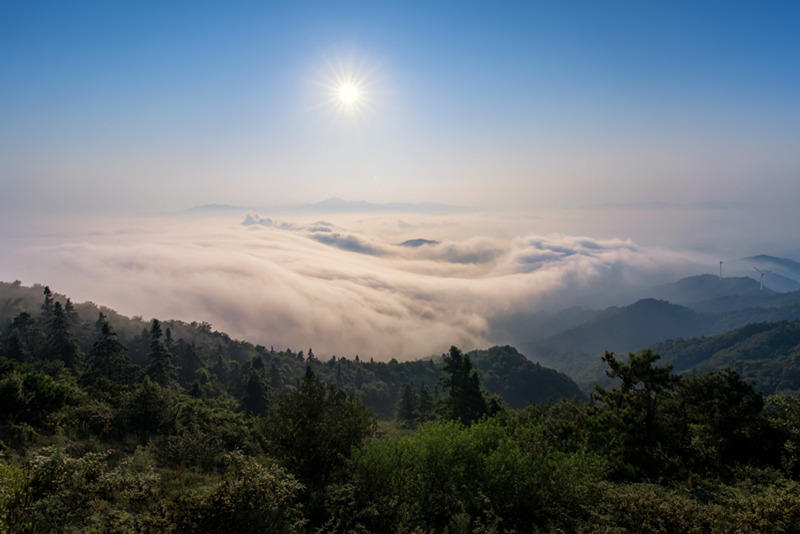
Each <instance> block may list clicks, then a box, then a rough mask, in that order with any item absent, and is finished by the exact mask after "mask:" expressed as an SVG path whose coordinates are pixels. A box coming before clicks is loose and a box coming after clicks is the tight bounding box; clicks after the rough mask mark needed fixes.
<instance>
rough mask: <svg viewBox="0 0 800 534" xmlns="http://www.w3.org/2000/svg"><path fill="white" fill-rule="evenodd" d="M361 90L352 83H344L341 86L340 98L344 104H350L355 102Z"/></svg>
mask: <svg viewBox="0 0 800 534" xmlns="http://www.w3.org/2000/svg"><path fill="white" fill-rule="evenodd" d="M359 92H360V91H359V90H358V87H356V86H355V85H353V84H352V83H345V84H342V86H341V87H339V100H341V101H342V103H343V104H345V105H347V106H350V105H352V104H355V103H356V101H357V100H358V96H359Z"/></svg>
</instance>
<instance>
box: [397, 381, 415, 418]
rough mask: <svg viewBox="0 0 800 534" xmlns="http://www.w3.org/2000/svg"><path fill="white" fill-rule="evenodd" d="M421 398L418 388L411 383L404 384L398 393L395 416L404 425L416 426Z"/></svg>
mask: <svg viewBox="0 0 800 534" xmlns="http://www.w3.org/2000/svg"><path fill="white" fill-rule="evenodd" d="M418 408H419V399H418V396H417V392H416V389H415V388H414V385H413V384H411V383H406V384H403V386H402V387H401V388H400V392H399V393H398V394H397V402H396V403H395V407H394V418H395V420H396V421H397V422H398V423H399V424H400V425H404V426H410V427H411V426H414V425H416V423H417V410H418Z"/></svg>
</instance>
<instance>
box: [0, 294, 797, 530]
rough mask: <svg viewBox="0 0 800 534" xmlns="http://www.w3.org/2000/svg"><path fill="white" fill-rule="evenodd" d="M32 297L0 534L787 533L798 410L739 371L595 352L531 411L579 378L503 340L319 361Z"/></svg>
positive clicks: (21, 331)
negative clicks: (594, 364)
mask: <svg viewBox="0 0 800 534" xmlns="http://www.w3.org/2000/svg"><path fill="white" fill-rule="evenodd" d="M10 286H11V287H10V288H9V289H10V292H11V293H12V294H13V293H15V292H16V293H17V294H23V293H25V294H27V293H26V292H28V291H29V289H26V288H22V287H21V286H19V285H14V284H11V285H10ZM33 289H34V290H36V291H40V294H41V297H40V299H39V302H38V303H36V304H37V308H35V309H30V311H27V310H24V309H23V310H20V306H23V305H24V304H25V302H26V301H25V298H24V297H21V300H19V299H17V300H6V301H4V303H3V306H4V308H3V309H4V310H7V311H8V310H11V313H10V314H9V317H8V318H7V319H6V324H5V327H4V329H3V335H2V340H1V341H2V343H0V452H1V453H2V456H0V533H2V534H6V533H28V532H96V533H100V532H124V533H128V532H130V533H133V532H175V533H182V532H207V533H213V532H252V533H255V532H275V533H300V532H315V533H320V534H321V533H365V532H374V533H384V532H419V533H453V532H472V533H514V532H558V531H563V532H579V531H581V532H643V531H646V532H687V531H696V532H713V533H717V532H719V533H722V532H787V533H788V532H797V531H798V530H799V529H800V508H798V506H797V503H798V502H800V430H798V429H800V400H798V399H797V398H796V397H790V396H785V395H783V396H773V397H769V398H766V399H765V398H764V397H763V396H762V395H761V394H760V393H758V392H757V391H755V390H754V389H753V387H752V384H750V383H748V382H747V381H744V380H742V379H741V378H740V377H739V376H738V374H737V373H736V372H735V371H732V370H726V371H724V372H720V373H709V374H702V375H696V376H689V377H681V376H679V375H676V374H674V373H672V368H671V366H670V365H661V362H660V361H659V356H658V355H656V354H654V353H652V352H651V351H643V352H641V353H638V354H630V355H629V356H628V357H627V358H624V359H622V358H617V357H615V356H614V354H612V353H609V352H606V353H605V354H604V356H603V358H602V363H603V365H604V366H605V367H606V371H607V373H608V375H609V377H610V379H611V380H613V385H610V386H609V387H605V388H603V387H597V388H596V390H595V392H594V394H593V403H592V404H588V403H585V402H583V401H581V400H580V399H579V398H576V397H577V396H576V397H573V398H570V399H561V400H559V401H557V402H550V401H548V402H547V403H541V404H533V403H531V400H530V398H529V397H527V396H525V394H524V392H523V391H524V388H525V387H526V386H529V385H530V383H531V381H533V382H534V383H535V381H538V380H542V381H543V382H546V383H548V384H549V385H542V386H540V387H538V388H537V389H538V392H537V393H536V395H538V399H541V400H547V399H553V397H554V395H555V394H556V393H558V392H561V391H566V390H567V389H569V391H570V392H575V389H574V384H572V383H571V382H570V381H569V380H568V379H566V378H565V377H563V375H560V374H558V373H555V372H553V371H550V370H547V369H544V368H542V367H540V366H536V365H535V364H531V363H530V362H528V361H527V360H526V359H525V358H524V356H522V355H521V354H519V353H518V352H517V351H516V350H515V349H513V348H512V347H493V348H491V349H488V350H486V351H475V352H471V353H468V354H465V353H462V351H460V350H459V349H458V348H457V347H451V348H450V350H449V351H448V352H447V353H445V354H443V355H442V356H441V357H440V358H436V359H430V360H423V361H417V362H408V363H405V364H401V363H399V362H396V361H392V362H389V363H377V362H364V361H363V360H362V359H361V358H358V359H356V358H353V359H344V358H336V359H334V358H332V359H330V360H329V361H326V362H321V361H319V360H317V359H316V357H315V356H314V355H313V351H312V350H310V349H309V351H308V353H307V354H305V355H304V354H302V353H301V352H299V351H298V352H297V353H295V352H294V351H290V350H284V351H275V350H273V349H272V348H269V349H267V348H266V347H263V346H253V345H251V344H248V343H245V342H240V341H234V340H231V339H230V338H229V337H228V336H226V335H225V334H223V333H219V332H213V331H212V330H211V328H210V326H209V325H203V324H200V325H197V324H185V323H178V322H173V321H164V322H162V321H159V320H156V319H153V320H152V321H150V322H149V323H143V322H141V321H140V320H133V321H130V322H128V323H126V322H125V321H121V322H120V323H119V325H120V331H126V332H129V333H128V334H126V335H127V336H129V337H123V336H122V335H118V334H117V331H116V328H115V325H114V324H112V322H111V320H110V319H109V317H111V316H112V314H111V313H110V310H106V311H104V312H102V314H100V313H98V316H97V317H96V318H95V320H94V323H93V324H87V323H86V322H84V321H83V320H82V318H81V313H88V312H90V311H95V312H97V311H98V308H97V307H95V306H93V305H86V306H83V307H80V309H81V310H82V311H81V312H79V311H78V309H79V307H78V306H74V305H73V304H72V303H71V302H70V301H69V300H68V299H64V298H58V297H56V296H55V295H53V294H52V293H51V292H50V291H49V289H48V288H42V287H37V288H33ZM106 312H108V315H106ZM115 319H119V318H118V317H117V316H115ZM137 326H141V327H143V329H142V330H143V331H141V332H138V333H136V329H137V328H136V327H137ZM184 336H186V337H184ZM123 340H126V341H128V342H129V343H130V345H131V346H130V347H128V348H126V346H125V345H124V344H123V343H122V341H123ZM129 353H130V354H132V355H134V357H131V358H129V357H128V354H129ZM189 370H192V372H189ZM295 373H297V375H295ZM381 383H382V384H385V387H382V386H381V385H380V384H381ZM350 384H352V386H351V385H350ZM366 384H371V385H370V387H369V388H366V387H365V385H366ZM390 384H402V385H400V386H399V387H398V390H397V394H396V395H394V397H393V398H392V399H391V400H392V404H393V406H392V408H393V409H392V413H393V415H394V417H393V420H391V421H380V422H379V421H377V420H376V419H375V417H374V415H373V414H375V413H378V412H380V408H379V407H380V406H381V404H380V403H379V404H375V405H374V406H375V407H373V408H370V407H369V402H370V399H371V398H372V399H373V400H374V399H379V400H381V399H384V397H385V396H386V395H390V392H391V389H390ZM429 384H432V387H431V386H430V385H429ZM489 385H492V387H494V388H495V391H496V392H495V393H492V392H491V391H487V389H488V388H487V386H489ZM370 395H372V397H370ZM381 402H384V401H383V400H381ZM523 405H524V408H518V409H517V408H514V406H523Z"/></svg>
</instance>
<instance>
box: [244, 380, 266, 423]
mask: <svg viewBox="0 0 800 534" xmlns="http://www.w3.org/2000/svg"><path fill="white" fill-rule="evenodd" d="M268 407H269V390H268V389H267V383H266V381H265V380H264V376H263V375H262V374H261V373H258V372H257V371H250V372H249V373H247V375H246V377H245V385H244V395H243V396H242V408H243V409H244V411H245V412H246V413H247V414H249V415H264V414H265V413H266V412H267V408H268Z"/></svg>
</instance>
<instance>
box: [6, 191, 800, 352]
mask: <svg viewBox="0 0 800 534" xmlns="http://www.w3.org/2000/svg"><path fill="white" fill-rule="evenodd" d="M731 211H736V210H726V209H719V210H717V211H716V212H714V211H713V210H711V211H709V210H708V209H703V210H701V209H699V208H697V209H692V208H686V207H684V208H681V207H673V208H670V209H668V208H666V207H664V206H639V207H619V206H616V207H606V208H596V209H594V210H574V211H571V212H570V211H566V212H562V213H561V214H559V215H553V214H545V213H532V214H526V215H524V216H522V215H519V216H515V215H508V214H504V215H500V214H486V213H462V214H445V215H430V214H423V213H411V212H405V213H402V212H373V213H349V214H348V213H327V214H326V213H311V212H309V211H286V210H284V211H281V210H274V211H273V212H268V211H260V212H256V211H236V210H230V211H221V212H220V211H218V210H200V211H195V212H192V213H188V212H187V213H184V214H180V215H175V216H168V217H141V218H136V219H131V218H126V219H122V218H119V219H114V218H106V219H104V220H102V221H101V220H97V219H91V218H86V219H83V220H80V219H76V218H74V217H70V218H68V219H66V218H65V219H59V218H58V217H55V216H54V217H52V218H49V219H38V220H35V221H33V220H29V221H27V222H25V223H24V224H22V223H20V222H19V221H15V225H14V226H13V228H12V227H11V226H8V225H4V230H3V231H2V235H0V253H2V257H3V260H2V263H1V264H0V279H2V280H4V281H12V280H15V279H19V280H22V282H23V283H24V284H26V285H27V284H32V283H35V282H39V283H42V284H48V285H50V286H51V287H52V289H53V290H55V291H57V292H60V293H65V294H67V295H68V296H71V297H72V299H73V300H74V301H76V302H81V301H85V300H91V301H94V302H96V303H98V304H102V305H105V306H109V307H111V308H114V309H116V310H118V311H119V312H121V313H123V314H126V315H141V316H143V317H144V318H145V319H148V318H150V317H158V318H161V319H181V320H185V321H208V322H210V323H211V324H212V325H213V327H214V328H215V329H218V330H221V331H225V332H227V333H229V334H230V335H231V336H233V337H235V338H239V339H246V340H249V341H252V342H255V343H260V344H264V345H266V346H268V347H269V346H274V347H275V348H276V349H277V348H286V347H290V348H292V349H294V350H305V349H307V348H308V347H313V348H314V352H315V353H316V354H318V355H319V356H320V357H327V356H330V355H332V354H335V355H341V356H348V357H351V356H354V355H355V354H360V355H361V356H362V357H374V358H375V359H379V360H388V359H390V358H392V357H395V358H398V359H401V360H402V359H412V358H418V357H423V356H426V355H430V354H434V353H441V352H443V351H444V350H446V349H447V347H449V346H450V345H452V344H455V345H458V346H459V347H462V348H464V349H473V348H479V347H485V346H488V345H490V344H495V343H508V342H516V341H519V340H518V339H508V334H506V333H504V332H506V330H505V329H504V328H502V326H503V320H504V319H503V318H504V317H508V316H511V315H513V314H514V313H516V312H532V311H536V310H551V311H557V310H560V309H563V308H567V307H570V306H581V307H584V308H600V307H605V306H608V305H614V304H628V303H630V302H633V301H634V300H636V299H637V298H639V297H640V296H643V295H644V292H645V291H644V290H645V288H648V287H652V286H653V285H657V284H660V283H665V282H671V281H674V280H677V279H678V278H680V277H682V276H687V275H692V274H700V273H716V272H718V269H719V261H720V260H727V259H729V258H730V259H733V257H735V255H736V254H739V255H740V256H741V255H745V254H749V253H759V252H764V253H773V254H779V253H786V252H787V251H786V249H785V248H784V249H780V250H774V249H767V250H765V249H762V248H759V246H760V244H759V243H758V242H756V241H755V239H756V238H758V236H757V235H750V236H749V238H748V239H749V241H746V242H745V238H744V237H742V236H743V235H749V234H751V233H756V232H755V231H753V232H751V231H750V230H748V228H747V225H746V224H744V222H742V223H741V224H739V223H737V222H736V221H738V220H740V219H741V212H739V213H738V214H737V213H732V212H731ZM626 218H627V219H628V220H629V221H636V222H635V223H630V222H628V223H626ZM6 222H8V221H6ZM710 229H711V230H713V232H710V231H709V230H710ZM712 236H713V237H712ZM737 242H738V243H739V244H740V245H742V246H740V247H739V248H738V249H737V248H736V247H737ZM764 243H766V244H769V243H768V242H767V241H764ZM727 274H733V273H727ZM748 274H749V273H748Z"/></svg>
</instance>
